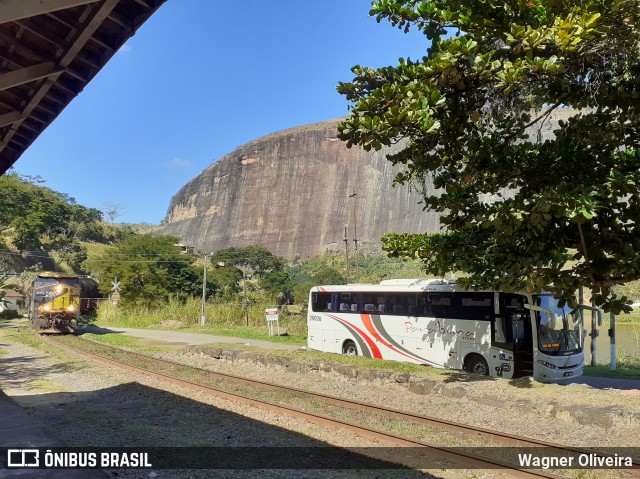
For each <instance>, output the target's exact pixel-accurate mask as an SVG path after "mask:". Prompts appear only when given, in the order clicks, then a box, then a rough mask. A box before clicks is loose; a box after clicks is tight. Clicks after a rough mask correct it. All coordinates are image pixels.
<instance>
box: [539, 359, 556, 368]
mask: <svg viewBox="0 0 640 479" xmlns="http://www.w3.org/2000/svg"><path fill="white" fill-rule="evenodd" d="M538 363H539V364H542V365H543V366H544V367H547V368H549V369H558V366H556V365H555V364H551V363H548V362H546V361H543V360H542V359H538Z"/></svg>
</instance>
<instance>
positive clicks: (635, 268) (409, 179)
mask: <svg viewBox="0 0 640 479" xmlns="http://www.w3.org/2000/svg"><path fill="white" fill-rule="evenodd" d="M370 14H371V15H372V16H375V17H376V19H377V21H378V22H380V21H382V20H387V21H389V22H390V23H391V24H392V25H393V26H396V27H398V28H401V29H403V30H405V31H406V30H408V29H410V28H416V29H418V30H420V31H422V32H423V33H424V34H425V36H426V39H428V40H431V45H430V48H429V49H428V51H427V54H426V56H425V57H424V58H423V59H422V60H420V61H412V60H410V59H400V61H399V64H398V65H397V66H395V67H385V68H380V69H377V70H375V69H372V68H366V67H361V66H356V67H354V68H353V69H352V71H353V73H354V74H355V78H354V79H353V81H352V82H350V83H340V85H339V86H338V91H339V92H340V93H342V94H343V95H345V96H346V98H347V99H348V100H350V101H351V102H353V106H352V107H351V113H350V116H349V118H348V119H347V120H345V121H344V122H343V123H341V125H340V126H339V131H340V133H339V136H340V138H342V139H343V140H345V141H346V142H347V145H348V146H352V145H360V146H362V147H363V148H364V149H365V150H371V149H375V150H379V149H380V148H381V147H382V146H383V145H392V144H396V143H398V142H399V141H400V140H402V139H407V140H408V142H407V143H406V146H405V147H404V148H403V149H402V150H401V151H399V152H398V153H396V154H393V155H390V156H389V157H388V158H389V160H390V161H391V162H392V163H394V164H398V165H404V167H405V168H404V170H403V171H402V172H401V173H400V174H399V175H398V177H397V179H396V181H397V182H399V183H403V184H410V185H412V186H415V187H417V188H420V189H421V191H422V192H423V197H424V204H425V207H427V208H429V209H431V210H435V211H438V212H441V213H442V214H443V216H442V224H443V225H444V227H445V228H446V233H442V234H438V235H431V236H427V235H398V234H390V235H387V236H385V238H384V244H385V249H386V250H387V251H388V253H389V254H390V255H391V256H394V257H402V258H415V259H419V260H421V261H422V262H423V263H424V265H425V268H426V270H427V272H429V273H431V274H434V275H438V276H441V275H443V274H445V273H447V272H450V271H459V272H463V273H466V278H464V279H463V283H464V284H465V285H467V286H469V287H475V288H483V287H492V288H498V289H504V290H513V289H520V288H525V287H526V288H533V289H535V290H540V289H542V288H547V289H551V291H553V292H554V293H555V294H556V296H557V297H559V298H562V299H564V300H566V301H569V303H571V304H575V302H576V298H575V291H576V289H577V288H578V287H580V286H586V287H588V288H590V289H591V290H592V292H593V297H594V299H595V300H596V302H597V304H599V305H601V306H604V308H605V309H606V310H611V311H613V312H616V313H617V312H620V311H621V310H628V301H627V298H626V297H624V296H623V297H616V296H615V295H614V294H612V292H611V287H612V286H614V285H619V284H624V283H626V282H627V281H631V280H636V279H640V254H639V253H640V232H639V231H638V230H637V228H636V225H637V224H638V223H639V220H640V188H638V185H639V184H640V103H638V98H640V74H639V73H640V0H614V1H611V2H601V1H599V0H598V1H596V0H587V1H580V2H578V1H566V2H557V1H555V0H528V1H524V0H522V1H515V2H504V1H497V0H483V1H479V2H460V1H458V0H439V1H432V0H379V1H376V2H374V3H373V4H372V9H371V12H370ZM568 108H571V109H570V110H569V109H568ZM554 112H555V114H556V115H558V116H559V117H560V118H563V119H562V120H560V121H556V120H553V119H552V118H551V114H552V113H554ZM544 128H553V133H554V134H553V135H551V137H550V138H549V137H547V136H544V135H543V134H542V132H543V130H544ZM429 177H431V178H432V179H433V184H434V186H435V187H436V190H435V191H433V190H431V191H427V189H426V188H425V183H426V179H427V178H429Z"/></svg>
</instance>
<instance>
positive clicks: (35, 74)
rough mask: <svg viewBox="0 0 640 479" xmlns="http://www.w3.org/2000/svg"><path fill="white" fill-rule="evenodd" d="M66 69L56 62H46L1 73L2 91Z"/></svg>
mask: <svg viewBox="0 0 640 479" xmlns="http://www.w3.org/2000/svg"><path fill="white" fill-rule="evenodd" d="M63 71H64V70H63V69H62V68H59V67H56V65H55V63H54V62H44V63H39V64H37V65H33V66H30V67H26V68H21V69H20V70H14V71H11V72H8V73H3V74H1V75H0V91H2V90H6V89H8V88H13V87H14V86H18V85H24V84H25V83H29V82H32V81H36V80H41V79H42V78H46V77H48V76H51V75H58V74H60V73H62V72H63Z"/></svg>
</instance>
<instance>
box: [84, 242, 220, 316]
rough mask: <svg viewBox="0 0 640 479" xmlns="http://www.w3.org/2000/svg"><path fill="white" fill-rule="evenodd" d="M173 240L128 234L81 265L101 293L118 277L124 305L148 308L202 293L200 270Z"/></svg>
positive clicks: (107, 290)
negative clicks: (107, 249) (104, 251)
mask: <svg viewBox="0 0 640 479" xmlns="http://www.w3.org/2000/svg"><path fill="white" fill-rule="evenodd" d="M177 242H178V241H177V239H176V238H173V237H170V236H151V235H133V236H128V237H126V238H125V239H123V240H122V241H120V242H119V243H118V244H116V245H115V246H114V247H113V248H111V249H110V250H109V251H108V252H106V253H104V254H103V255H100V256H98V257H96V258H92V259H89V260H87V261H85V266H86V267H87V268H88V269H89V270H90V271H91V272H92V275H93V276H94V277H95V278H96V279H97V280H98V281H99V282H100V286H99V290H100V292H101V293H103V294H108V293H109V292H110V290H111V282H112V281H114V280H115V278H116V277H117V278H118V280H119V281H120V282H121V288H122V291H121V298H122V305H123V306H124V307H134V306H145V307H149V306H153V305H158V304H163V303H165V302H167V301H168V300H169V299H170V298H172V297H173V298H179V299H183V300H184V299H186V298H188V297H191V296H197V295H199V294H201V293H202V272H201V270H200V268H196V267H195V266H194V265H193V258H192V257H190V256H187V255H183V254H182V253H181V250H180V248H179V247H178V246H176V243H177ZM212 292H213V291H212Z"/></svg>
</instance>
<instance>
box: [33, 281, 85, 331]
mask: <svg viewBox="0 0 640 479" xmlns="http://www.w3.org/2000/svg"><path fill="white" fill-rule="evenodd" d="M79 314H80V282H79V280H78V277H77V276H73V275H67V274H61V273H41V274H39V275H38V276H36V278H35V280H34V281H33V284H32V287H31V303H30V306H29V319H30V320H31V324H32V326H33V328H34V329H35V330H36V331H38V332H39V333H40V334H45V333H62V334H68V333H75V332H76V331H77V329H78V318H79Z"/></svg>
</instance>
